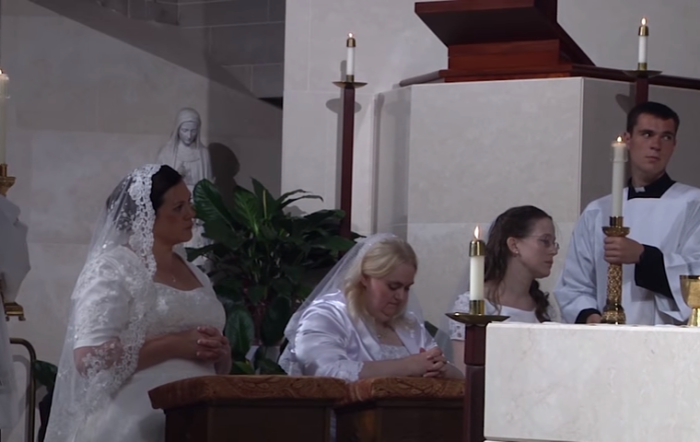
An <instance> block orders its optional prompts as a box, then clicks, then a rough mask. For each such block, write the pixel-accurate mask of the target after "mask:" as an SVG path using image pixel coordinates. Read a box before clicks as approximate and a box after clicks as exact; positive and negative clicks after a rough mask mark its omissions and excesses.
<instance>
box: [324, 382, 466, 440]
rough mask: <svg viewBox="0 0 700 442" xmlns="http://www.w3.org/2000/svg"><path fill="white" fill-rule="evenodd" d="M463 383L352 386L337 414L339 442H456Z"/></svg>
mask: <svg viewBox="0 0 700 442" xmlns="http://www.w3.org/2000/svg"><path fill="white" fill-rule="evenodd" d="M463 397H464V383H463V382H462V381H461V380H452V379H426V378H374V379H361V380H359V381H357V382H354V383H352V384H350V385H349V386H348V395H347V398H346V399H345V401H344V402H343V404H341V405H340V406H338V407H337V408H336V409H335V414H336V416H337V438H336V441H337V442H374V441H377V442H379V441H381V442H426V441H431V442H453V441H459V440H460V439H461V436H462V428H463V423H462V416H463V412H462V398H463Z"/></svg>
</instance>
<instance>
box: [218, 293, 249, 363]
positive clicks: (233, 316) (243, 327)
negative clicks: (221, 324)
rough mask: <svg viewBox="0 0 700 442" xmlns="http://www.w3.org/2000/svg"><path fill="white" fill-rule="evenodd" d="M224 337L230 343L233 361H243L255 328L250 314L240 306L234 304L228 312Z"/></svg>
mask: <svg viewBox="0 0 700 442" xmlns="http://www.w3.org/2000/svg"><path fill="white" fill-rule="evenodd" d="M224 335H225V336H226V337H227V338H228V340H229V342H230V343H231V352H232V356H233V359H234V360H243V359H244V358H245V356H246V355H247V354H248V351H249V350H250V346H251V343H252V342H253V338H254V336H255V326H254V324H253V318H252V317H251V315H250V312H248V309H246V308H245V306H243V305H242V304H236V305H234V306H233V307H232V308H231V309H230V310H229V312H228V318H226V326H225V328H224Z"/></svg>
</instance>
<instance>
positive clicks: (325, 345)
mask: <svg viewBox="0 0 700 442" xmlns="http://www.w3.org/2000/svg"><path fill="white" fill-rule="evenodd" d="M394 331H396V334H397V335H398V336H399V338H400V339H401V342H402V343H403V347H400V346H391V345H383V344H380V342H379V341H378V339H377V337H376V335H375V334H374V333H372V332H371V331H370V328H369V327H367V325H366V324H365V323H364V322H362V321H360V320H357V321H354V320H353V319H352V318H351V317H350V314H349V313H348V310H347V306H346V304H345V295H344V294H343V293H342V292H335V293H330V294H326V295H323V296H320V297H319V298H318V299H316V300H314V302H313V303H312V304H311V305H310V306H309V307H308V308H307V309H306V310H305V311H304V314H303V315H302V317H301V320H300V322H299V332H298V333H297V335H296V342H295V354H296V365H298V366H297V367H295V368H297V369H298V370H299V373H296V370H293V372H292V373H289V374H290V375H291V374H303V375H308V376H325V377H334V378H339V379H344V380H346V381H348V382H353V381H356V380H358V379H359V374H360V371H361V370H362V366H363V365H364V363H365V362H369V361H383V360H390V359H399V358H402V357H406V356H409V355H412V354H418V353H419V352H420V349H421V348H424V349H426V350H429V349H431V348H433V347H437V344H436V343H435V341H434V340H433V338H432V336H430V333H428V331H427V330H426V329H425V327H424V326H423V324H422V323H421V322H420V320H419V319H418V318H417V316H416V315H414V314H412V313H411V312H406V315H405V319H404V320H402V321H399V322H398V323H397V324H395V325H394Z"/></svg>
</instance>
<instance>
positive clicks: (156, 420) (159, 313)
mask: <svg viewBox="0 0 700 442" xmlns="http://www.w3.org/2000/svg"><path fill="white" fill-rule="evenodd" d="M103 259H104V261H105V263H104V264H103V266H101V267H100V270H102V271H100V272H96V273H95V276H94V278H92V280H91V281H90V282H89V283H88V286H87V287H86V289H88V290H90V291H91V292H92V293H103V294H104V296H102V297H101V298H98V299H95V300H94V301H90V302H89V303H88V305H85V306H84V308H82V309H81V311H83V312H84V315H80V316H82V317H83V318H85V320H88V319H89V318H88V317H87V316H88V315H89V316H92V320H91V321H89V322H88V323H83V324H85V326H84V327H82V326H81V327H80V329H81V333H80V336H76V344H75V346H76V348H79V347H83V346H87V345H96V344H99V343H102V342H103V341H104V339H105V338H106V337H108V336H109V335H113V334H114V332H113V331H112V329H113V328H115V327H117V326H118V324H117V323H118V322H119V319H120V316H121V315H119V313H118V312H120V311H123V309H124V306H123V305H122V303H120V302H119V300H121V299H127V297H126V296H122V295H123V294H120V295H119V296H111V295H112V294H114V295H117V294H119V286H120V285H121V284H120V278H126V277H128V274H129V267H130V266H132V265H137V264H138V263H139V261H138V258H137V257H136V255H135V254H134V253H133V252H131V251H130V250H128V249H127V248H125V247H119V248H116V249H115V250H113V251H110V252H109V253H108V256H106V257H104V258H103ZM188 266H189V267H190V269H191V270H192V272H193V273H194V274H195V275H196V276H197V278H198V279H199V281H200V282H201V283H202V287H200V288H197V289H195V290H191V291H182V290H178V289H175V288H172V287H170V286H167V285H164V284H159V283H156V284H155V286H156V290H155V292H154V293H155V299H154V300H153V304H152V307H153V308H152V309H151V310H150V312H149V313H148V316H147V318H146V320H147V323H148V328H147V330H146V340H148V339H150V338H153V337H156V336H159V335H164V334H168V333H178V332H182V331H186V330H191V329H193V328H196V327H198V326H211V327H215V328H217V329H219V330H221V329H223V327H224V322H225V313H224V309H223V306H222V305H221V303H220V302H219V300H218V299H217V298H216V295H215V294H214V291H213V289H212V287H211V285H210V283H209V280H208V278H207V277H206V275H204V274H203V273H202V272H201V271H200V270H199V269H197V268H196V267H195V266H193V265H191V264H188ZM105 270H110V271H105ZM111 270H113V271H115V272H112V271H111ZM98 305H99V308H100V310H101V311H102V312H105V313H103V315H102V316H101V317H100V316H96V315H95V312H96V311H95V310H94V309H93V307H96V306H98ZM107 312H109V314H107ZM115 312H117V313H115ZM98 318H99V320H97V319H98ZM115 331H116V330H115ZM214 374H216V373H215V371H214V366H213V364H211V363H198V362H195V361H189V360H182V359H171V360H169V361H166V362H163V363H161V364H158V365H155V366H152V367H149V368H147V369H145V370H141V371H137V372H135V373H134V374H133V375H132V376H131V378H130V379H129V380H127V381H126V382H125V383H124V384H123V385H122V387H121V389H120V390H119V391H118V392H117V393H116V395H115V396H114V397H113V398H112V399H111V401H110V402H108V403H107V405H106V407H105V408H104V409H100V410H95V411H94V412H93V413H92V415H91V416H88V417H87V420H86V423H85V427H84V429H83V430H82V431H81V432H80V434H79V435H78V436H77V438H76V441H98V440H105V437H106V436H105V435H109V439H110V440H121V441H129V442H157V441H162V440H164V439H165V415H164V414H163V411H162V410H154V409H153V408H151V402H150V400H149V397H148V391H149V390H151V389H153V388H155V387H158V386H160V385H164V384H167V383H169V382H174V381H178V380H181V379H187V378H192V377H198V376H209V375H214ZM58 406H60V404H54V407H58Z"/></svg>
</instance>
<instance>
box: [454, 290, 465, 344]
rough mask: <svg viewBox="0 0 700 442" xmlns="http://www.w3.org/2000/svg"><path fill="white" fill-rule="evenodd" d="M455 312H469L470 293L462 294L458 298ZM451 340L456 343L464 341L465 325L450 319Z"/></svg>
mask: <svg viewBox="0 0 700 442" xmlns="http://www.w3.org/2000/svg"><path fill="white" fill-rule="evenodd" d="M452 311H453V312H469V292H467V293H462V294H461V295H459V296H458V297H457V300H456V301H455V304H454V306H453V307H452ZM450 339H452V340H455V341H464V324H460V323H459V322H457V321H453V320H451V319H450Z"/></svg>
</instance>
